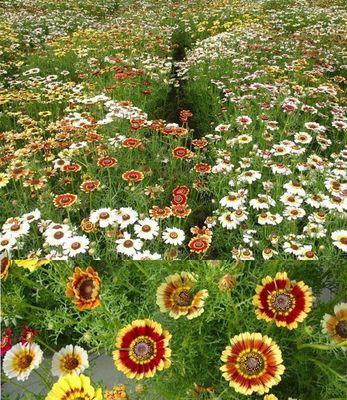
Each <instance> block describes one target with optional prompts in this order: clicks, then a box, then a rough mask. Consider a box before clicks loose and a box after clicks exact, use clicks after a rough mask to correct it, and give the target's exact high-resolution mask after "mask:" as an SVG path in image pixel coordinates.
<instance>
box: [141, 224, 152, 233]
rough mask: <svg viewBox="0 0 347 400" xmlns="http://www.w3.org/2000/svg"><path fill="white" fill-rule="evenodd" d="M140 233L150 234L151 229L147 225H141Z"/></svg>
mask: <svg viewBox="0 0 347 400" xmlns="http://www.w3.org/2000/svg"><path fill="white" fill-rule="evenodd" d="M142 231H143V232H150V231H151V227H150V226H149V225H143V227H142Z"/></svg>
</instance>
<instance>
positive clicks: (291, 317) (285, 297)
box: [253, 272, 313, 329]
mask: <svg viewBox="0 0 347 400" xmlns="http://www.w3.org/2000/svg"><path fill="white" fill-rule="evenodd" d="M312 301H313V296H312V292H311V289H310V288H309V287H308V286H307V285H305V283H304V282H302V281H300V282H296V281H291V280H290V279H289V278H288V276H287V273H286V272H278V273H277V274H276V276H275V278H271V277H270V276H267V277H265V278H264V279H263V280H262V285H258V286H257V288H256V295H255V296H254V297H253V304H254V305H255V306H256V315H257V318H258V319H264V320H265V321H268V322H271V321H274V322H275V323H276V325H277V326H279V327H286V328H288V329H295V328H297V326H298V323H299V322H302V321H303V320H304V319H305V318H306V317H307V314H308V313H309V312H310V310H311V307H312Z"/></svg>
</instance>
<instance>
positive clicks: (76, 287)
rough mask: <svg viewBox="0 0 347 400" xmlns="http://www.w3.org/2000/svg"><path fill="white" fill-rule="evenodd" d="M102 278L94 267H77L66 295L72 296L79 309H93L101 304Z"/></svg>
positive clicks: (69, 282)
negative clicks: (83, 269) (84, 269)
mask: <svg viewBox="0 0 347 400" xmlns="http://www.w3.org/2000/svg"><path fill="white" fill-rule="evenodd" d="M100 287H101V279H100V278H99V275H98V273H97V272H96V271H94V269H93V268H92V267H88V268H87V269H86V271H82V270H81V268H79V267H77V268H75V272H74V274H73V276H72V277H70V278H69V281H68V283H67V286H66V295H67V296H68V297H70V298H72V301H73V303H74V304H75V305H76V307H77V308H78V310H79V311H83V310H91V309H93V308H96V307H98V306H99V305H100V296H99V294H100Z"/></svg>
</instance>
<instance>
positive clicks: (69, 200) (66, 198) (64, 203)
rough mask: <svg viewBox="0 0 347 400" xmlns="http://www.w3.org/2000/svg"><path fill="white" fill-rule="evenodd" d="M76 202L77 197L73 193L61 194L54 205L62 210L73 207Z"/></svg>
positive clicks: (55, 199) (56, 197)
mask: <svg viewBox="0 0 347 400" xmlns="http://www.w3.org/2000/svg"><path fill="white" fill-rule="evenodd" d="M76 201H77V196H76V195H75V194H71V193H65V194H59V195H58V196H55V197H54V200H53V202H54V205H55V206H56V207H61V208H66V207H71V206H72V205H73V204H74V203H76Z"/></svg>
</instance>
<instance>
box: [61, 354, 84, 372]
mask: <svg viewBox="0 0 347 400" xmlns="http://www.w3.org/2000/svg"><path fill="white" fill-rule="evenodd" d="M79 364H80V363H79V360H78V359H77V357H74V356H67V357H66V359H65V363H64V367H65V369H66V370H68V371H73V370H74V369H76V368H77V367H78V366H79Z"/></svg>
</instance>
